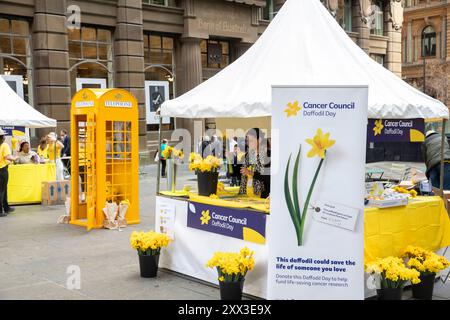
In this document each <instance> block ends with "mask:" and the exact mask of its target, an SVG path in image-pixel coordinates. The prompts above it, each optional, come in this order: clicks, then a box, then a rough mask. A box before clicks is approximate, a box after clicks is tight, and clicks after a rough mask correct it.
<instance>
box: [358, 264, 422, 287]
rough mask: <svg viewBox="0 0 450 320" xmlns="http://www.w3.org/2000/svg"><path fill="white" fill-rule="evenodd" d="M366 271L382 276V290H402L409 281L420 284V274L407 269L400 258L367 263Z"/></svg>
mask: <svg viewBox="0 0 450 320" xmlns="http://www.w3.org/2000/svg"><path fill="white" fill-rule="evenodd" d="M365 269H366V272H367V273H371V274H373V273H375V274H379V275H380V276H381V287H382V288H402V287H403V286H404V285H405V283H406V282H407V281H411V283H413V284H417V283H419V282H420V279H419V276H420V273H419V272H418V271H417V270H414V269H409V268H407V267H406V266H405V263H404V261H403V260H402V259H401V258H398V257H387V258H383V259H380V258H378V259H376V260H374V261H372V262H369V263H366V265H365Z"/></svg>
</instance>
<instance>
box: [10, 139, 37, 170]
mask: <svg viewBox="0 0 450 320" xmlns="http://www.w3.org/2000/svg"><path fill="white" fill-rule="evenodd" d="M15 163H16V164H30V163H39V156H38V155H37V153H36V152H33V151H31V150H30V143H29V142H28V141H22V142H21V143H20V147H19V154H18V159H17V161H15Z"/></svg>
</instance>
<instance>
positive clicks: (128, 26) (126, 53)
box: [114, 0, 147, 151]
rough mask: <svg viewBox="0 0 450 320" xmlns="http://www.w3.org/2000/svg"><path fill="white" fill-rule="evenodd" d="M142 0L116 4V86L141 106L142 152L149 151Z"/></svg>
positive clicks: (128, 0)
mask: <svg viewBox="0 0 450 320" xmlns="http://www.w3.org/2000/svg"><path fill="white" fill-rule="evenodd" d="M143 32H144V30H143V23H142V1H141V0H118V1H117V26H116V31H115V37H114V62H115V81H114V82H115V86H116V87H117V88H122V89H125V90H128V91H130V92H131V93H132V94H133V95H134V96H135V97H136V99H137V100H138V104H139V150H142V151H144V150H147V121H146V113H145V112H146V111H145V89H144V84H145V72H144V69H145V68H144V34H143Z"/></svg>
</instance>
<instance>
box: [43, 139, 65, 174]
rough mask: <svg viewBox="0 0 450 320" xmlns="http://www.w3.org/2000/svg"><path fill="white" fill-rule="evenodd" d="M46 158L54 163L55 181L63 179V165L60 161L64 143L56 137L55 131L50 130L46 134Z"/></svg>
mask: <svg viewBox="0 0 450 320" xmlns="http://www.w3.org/2000/svg"><path fill="white" fill-rule="evenodd" d="M47 145H48V151H47V152H48V158H49V159H50V161H52V162H55V164H56V181H62V180H64V165H63V163H62V161H61V150H62V149H63V148H64V145H63V144H62V142H61V141H59V140H58V138H57V137H56V133H54V132H50V133H49V134H48V135H47Z"/></svg>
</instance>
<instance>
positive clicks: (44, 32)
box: [33, 0, 71, 138]
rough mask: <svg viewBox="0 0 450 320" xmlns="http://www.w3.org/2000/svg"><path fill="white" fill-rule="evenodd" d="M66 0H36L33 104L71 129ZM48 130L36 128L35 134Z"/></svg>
mask: <svg viewBox="0 0 450 320" xmlns="http://www.w3.org/2000/svg"><path fill="white" fill-rule="evenodd" d="M66 9H67V6H66V1H65V0H35V7H34V19H33V64H34V66H33V67H34V83H35V88H36V91H35V92H36V95H35V96H36V98H35V106H36V108H37V109H38V110H39V111H40V112H41V113H43V114H45V115H47V116H49V117H51V118H54V119H56V120H57V121H58V129H57V130H58V131H59V129H62V128H66V129H70V104H71V93H70V79H69V48H68V37H67V29H66ZM47 133H48V129H38V130H37V131H36V135H37V137H38V138H39V137H41V136H44V135H45V134H47Z"/></svg>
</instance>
